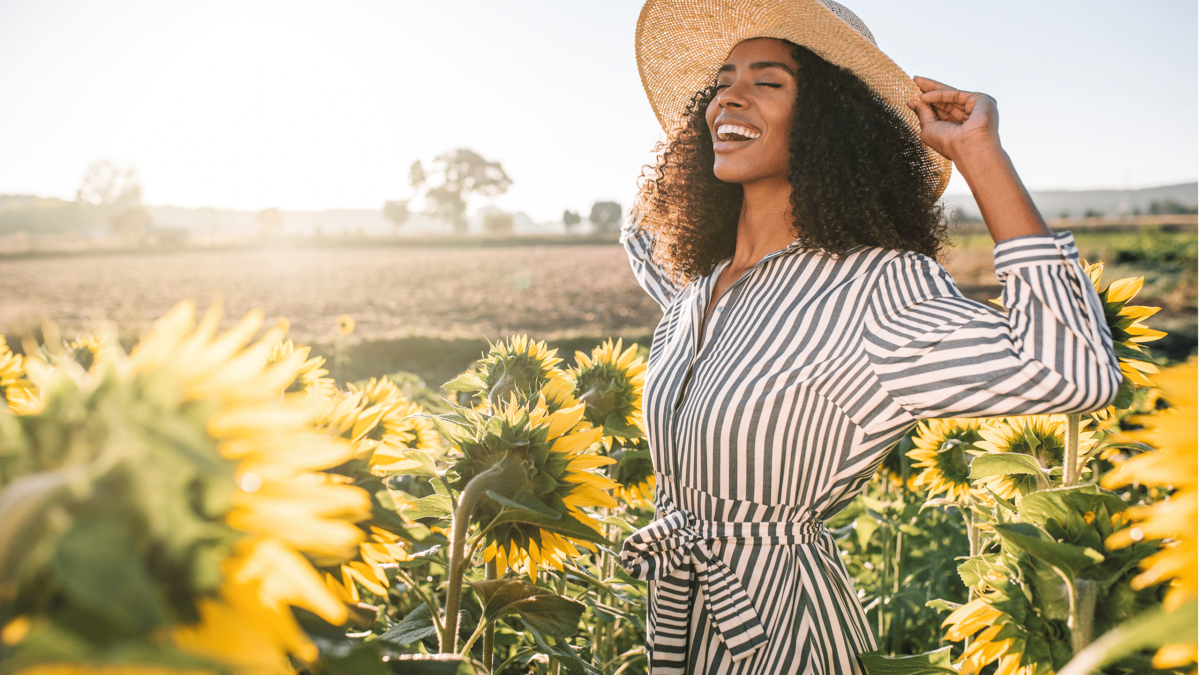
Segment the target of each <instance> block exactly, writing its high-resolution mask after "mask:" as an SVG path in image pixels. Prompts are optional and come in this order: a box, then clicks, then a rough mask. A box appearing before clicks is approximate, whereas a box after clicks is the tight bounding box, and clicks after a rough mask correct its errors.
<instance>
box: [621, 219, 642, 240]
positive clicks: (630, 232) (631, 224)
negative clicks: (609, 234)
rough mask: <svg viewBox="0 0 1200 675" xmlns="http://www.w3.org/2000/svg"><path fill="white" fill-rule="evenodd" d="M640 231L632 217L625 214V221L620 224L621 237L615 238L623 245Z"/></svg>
mask: <svg viewBox="0 0 1200 675" xmlns="http://www.w3.org/2000/svg"><path fill="white" fill-rule="evenodd" d="M640 231H641V229H640V228H639V227H638V223H637V220H636V219H635V218H634V217H633V214H632V213H631V214H627V215H626V216H625V220H624V221H623V222H622V223H621V236H620V237H618V238H617V241H618V242H619V243H622V244H624V243H625V242H626V241H628V240H630V239H632V238H633V237H635V236H637V234H638V233H639V232H640Z"/></svg>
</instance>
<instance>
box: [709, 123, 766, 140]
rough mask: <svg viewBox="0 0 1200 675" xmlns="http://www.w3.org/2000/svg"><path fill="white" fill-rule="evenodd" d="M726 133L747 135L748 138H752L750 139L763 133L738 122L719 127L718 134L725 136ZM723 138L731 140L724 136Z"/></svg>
mask: <svg viewBox="0 0 1200 675" xmlns="http://www.w3.org/2000/svg"><path fill="white" fill-rule="evenodd" d="M726 134H737V135H739V136H745V137H746V138H750V139H755V138H758V137H759V136H761V135H762V134H760V133H759V132H757V131H755V130H753V129H751V128H749V127H741V126H738V125H736V124H722V125H721V126H719V127H717V136H722V137H723V136H725V135H726ZM721 140H723V141H724V140H729V139H727V138H722V139H721Z"/></svg>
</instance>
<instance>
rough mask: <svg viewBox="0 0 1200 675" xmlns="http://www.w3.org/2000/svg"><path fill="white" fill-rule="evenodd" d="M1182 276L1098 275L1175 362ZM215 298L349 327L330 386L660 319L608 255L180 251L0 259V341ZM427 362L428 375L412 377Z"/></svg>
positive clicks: (603, 248) (957, 259) (447, 367)
mask: <svg viewBox="0 0 1200 675" xmlns="http://www.w3.org/2000/svg"><path fill="white" fill-rule="evenodd" d="M984 236H985V237H986V235H984ZM1084 243H1085V240H1084V239H1083V238H1081V240H1080V245H1081V247H1084ZM1088 246H1089V247H1091V248H1093V249H1094V250H1092V251H1085V255H1091V256H1092V257H1093V258H1095V257H1096V256H1098V255H1101V254H1102V251H1099V250H1095V249H1096V246H1098V245H1096V244H1095V243H1094V242H1092V243H1089V244H1088ZM1101 248H1102V246H1101ZM1194 268H1195V261H1194V259H1193V261H1192V262H1191V264H1190V266H1189V265H1174V266H1170V265H1168V266H1166V267H1164V266H1163V265H1152V264H1142V265H1140V266H1139V265H1131V264H1121V265H1115V264H1113V265H1110V266H1109V272H1110V273H1109V274H1106V275H1105V277H1106V279H1115V278H1119V277H1124V276H1146V278H1147V281H1146V287H1145V289H1144V290H1143V291H1142V293H1141V294H1139V296H1138V297H1137V300H1138V301H1139V302H1138V304H1147V305H1156V306H1161V307H1163V308H1164V311H1163V312H1162V313H1161V314H1160V316H1159V317H1155V318H1154V319H1152V320H1151V325H1153V326H1155V327H1160V328H1163V329H1165V330H1169V331H1172V332H1173V333H1174V334H1175V335H1173V337H1172V339H1171V342H1170V344H1169V345H1168V344H1167V343H1166V341H1164V343H1163V344H1162V345H1161V346H1162V347H1165V348H1166V349H1165V350H1164V351H1165V352H1166V353H1170V354H1171V355H1172V356H1173V357H1175V358H1180V357H1181V356H1186V354H1187V353H1188V352H1189V351H1194V350H1195V342H1196V274H1195V269H1194ZM947 269H948V270H949V271H950V273H951V274H952V275H953V276H954V277H955V279H956V281H957V282H958V284H959V287H960V288H961V289H962V291H963V292H964V294H966V295H967V296H969V297H972V298H974V299H977V300H980V301H986V300H987V299H988V298H991V297H996V296H997V295H998V294H999V286H998V285H997V284H996V282H995V277H994V276H993V274H992V261H991V247H990V239H988V240H986V241H984V240H983V239H981V238H979V237H967V238H964V239H963V240H962V241H961V242H960V244H959V246H957V247H956V248H954V249H953V250H952V251H951V255H950V258H949V260H948V262H947ZM217 293H219V294H222V295H223V296H224V298H225V308H226V311H225V316H226V323H227V324H231V323H232V322H233V320H234V319H236V318H238V317H240V316H242V315H243V314H244V313H245V312H247V311H249V310H250V309H252V308H256V307H257V308H261V309H262V310H263V311H264V312H265V313H266V316H267V321H268V323H273V322H274V320H275V319H276V318H277V317H286V318H287V319H288V321H289V322H290V323H291V326H292V330H291V335H292V336H293V337H294V338H295V339H297V340H298V341H301V342H304V343H309V344H313V345H314V346H316V347H317V348H318V350H319V351H322V352H326V353H331V352H332V350H333V348H334V347H335V344H334V343H335V340H336V339H337V333H336V329H335V324H336V320H337V317H338V316H339V315H341V314H348V315H350V316H351V317H353V318H354V320H355V322H356V324H357V327H356V330H355V332H354V335H352V336H351V337H350V338H348V339H345V340H343V341H341V342H340V347H341V349H342V350H343V351H342V353H343V354H346V355H348V356H349V357H350V358H349V360H348V361H347V363H354V367H349V368H348V370H347V371H346V372H344V373H342V374H343V375H345V376H347V377H351V378H353V376H355V375H365V374H367V373H370V374H379V373H380V372H390V369H409V370H415V371H422V370H424V371H427V372H428V373H429V376H430V377H435V376H438V377H440V375H441V374H442V373H450V372H452V371H453V370H455V369H458V368H462V367H465V365H466V363H463V364H461V365H459V362H460V361H462V359H464V358H466V359H467V363H469V360H470V359H469V358H467V356H468V355H471V354H478V351H479V349H480V348H482V347H486V343H484V339H485V338H490V339H492V340H495V339H497V338H502V337H504V336H506V335H508V334H511V333H514V332H525V333H529V334H531V335H533V336H534V337H537V338H539V339H547V340H550V341H551V342H552V343H555V342H559V343H562V344H563V347H564V349H561V350H560V352H561V353H562V355H564V356H568V355H569V354H570V353H571V351H570V350H573V349H574V348H577V345H580V346H582V345H584V344H586V343H588V342H589V341H590V342H593V343H594V342H595V341H596V340H597V339H598V338H601V337H605V336H617V335H624V336H628V337H637V338H639V339H642V340H646V339H647V338H648V336H649V334H650V333H651V332H652V331H653V328H654V326H655V325H656V324H657V322H658V319H659V317H660V312H659V309H658V306H657V305H655V304H654V302H653V301H652V300H650V298H649V297H648V296H647V295H646V294H645V293H644V292H643V291H642V290H641V289H640V288H639V287H638V286H637V284H636V282H635V281H634V278H633V274H632V272H631V271H630V269H629V263H628V261H627V259H626V256H625V252H624V250H623V249H622V248H620V247H619V246H616V245H612V244H607V245H603V244H592V245H541V246H510V247H479V248H449V247H423V248H404V247H375V248H328V249H322V248H316V247H314V248H304V249H288V250H253V249H248V250H181V251H175V252H147V253H110V254H83V255H68V256H58V257H34V258H9V259H0V334H6V335H10V336H16V335H20V334H22V333H26V332H28V331H30V330H32V329H35V328H36V327H37V326H39V325H40V324H41V322H42V321H43V320H45V319H50V320H53V321H55V322H56V323H57V324H58V326H59V327H60V329H61V330H62V332H63V333H64V334H65V335H67V336H70V335H72V334H74V333H75V332H77V331H79V330H83V329H86V328H87V327H88V325H89V324H90V323H91V322H92V319H93V318H94V317H106V318H108V319H110V320H114V321H116V322H117V323H118V325H119V326H120V327H121V330H122V334H123V335H124V336H125V337H126V338H129V339H132V338H133V337H135V336H136V335H138V334H139V333H140V332H142V331H144V330H145V329H146V328H148V327H149V325H150V323H151V322H152V321H153V320H154V319H155V318H157V317H158V316H161V315H162V314H163V313H165V312H166V311H167V310H169V309H170V308H171V307H172V306H174V305H175V303H177V302H178V301H179V300H181V299H184V298H191V299H193V300H195V301H196V302H197V304H198V305H199V306H200V307H201V309H203V308H205V307H207V306H208V304H209V301H210V299H211V298H212V297H213V296H214V294H217ZM568 344H569V345H570V347H569V349H568V348H566V347H567V345H568ZM581 348H586V347H581ZM405 350H407V352H406V353H407V354H408V355H407V356H406V357H403V358H402V355H397V352H405ZM409 352H411V353H409ZM355 353H357V354H359V356H357V357H356V356H354V354H355ZM451 353H453V354H454V356H451ZM435 356H436V357H437V359H438V360H439V363H440V365H439V366H438V367H437V368H436V369H434V370H436V373H435V372H434V371H433V370H430V368H432V366H430V367H429V368H426V367H424V366H422V364H423V363H425V362H428V361H430V360H431V359H434V358H435ZM381 368H387V369H389V370H380V369H381ZM359 371H363V372H359Z"/></svg>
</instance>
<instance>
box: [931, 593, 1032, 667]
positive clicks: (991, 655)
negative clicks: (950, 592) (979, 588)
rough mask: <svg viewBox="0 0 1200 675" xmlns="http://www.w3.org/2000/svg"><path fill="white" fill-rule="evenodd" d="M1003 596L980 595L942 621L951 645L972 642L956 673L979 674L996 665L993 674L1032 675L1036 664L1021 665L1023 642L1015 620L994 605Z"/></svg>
mask: <svg viewBox="0 0 1200 675" xmlns="http://www.w3.org/2000/svg"><path fill="white" fill-rule="evenodd" d="M997 597H999V598H1004V597H1005V596H1003V595H998V596H997V594H995V593H993V594H990V597H989V595H981V596H979V597H977V598H975V599H974V600H971V601H970V602H968V603H966V604H965V605H962V606H961V607H959V608H958V609H955V610H954V611H953V612H951V613H950V616H948V617H946V620H945V621H943V622H942V627H943V628H947V631H946V636H945V639H946V640H949V641H951V642H962V641H964V640H967V639H968V638H969V639H970V640H971V643H970V646H969V647H967V648H966V649H965V650H964V651H963V654H962V656H961V657H959V662H958V666H959V672H960V673H963V674H964V675H969V674H972V673H978V672H980V671H981V670H983V668H984V666H987V665H988V664H990V663H993V662H995V663H996V671H995V673H994V675H1034V673H1035V672H1037V670H1036V664H1028V665H1025V666H1022V665H1021V659H1022V657H1023V656H1024V653H1023V652H1024V647H1025V640H1024V637H1023V632H1022V631H1020V630H1019V624H1018V623H1017V622H1016V621H1015V619H1014V617H1013V616H1012V615H1010V614H1008V613H1007V612H1004V611H1002V610H999V609H996V608H995V607H993V603H994V602H995V600H996V598H997Z"/></svg>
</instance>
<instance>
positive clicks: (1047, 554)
mask: <svg viewBox="0 0 1200 675" xmlns="http://www.w3.org/2000/svg"><path fill="white" fill-rule="evenodd" d="M993 527H994V528H995V530H996V533H997V534H999V535H1000V537H1001V538H1003V539H1004V540H1005V541H1006V542H1008V543H1010V544H1012V545H1013V546H1016V547H1017V548H1019V549H1021V550H1023V551H1026V552H1027V553H1029V554H1030V555H1032V556H1033V557H1035V558H1037V559H1039V560H1041V561H1042V562H1045V563H1046V564H1047V565H1050V566H1052V567H1054V568H1056V569H1058V570H1060V571H1062V572H1063V573H1064V574H1066V575H1067V576H1068V577H1069V578H1071V579H1074V577H1075V575H1076V574H1078V573H1079V572H1080V570H1083V569H1085V568H1087V567H1090V566H1092V565H1096V564H1099V563H1102V562H1104V556H1103V555H1102V554H1101V553H1100V552H1099V551H1096V550H1095V549H1091V548H1087V547H1085V546H1075V545H1073V544H1062V543H1059V542H1056V541H1051V540H1049V539H1047V538H1044V537H1045V535H1043V534H1042V532H1041V531H1040V530H1038V529H1037V528H1036V527H1034V526H1033V525H1029V524H1027V523H1011V524H999V523H997V524H995V525H993Z"/></svg>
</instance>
